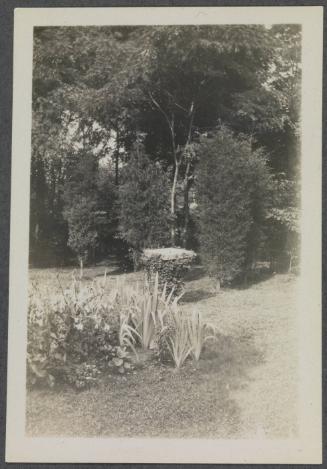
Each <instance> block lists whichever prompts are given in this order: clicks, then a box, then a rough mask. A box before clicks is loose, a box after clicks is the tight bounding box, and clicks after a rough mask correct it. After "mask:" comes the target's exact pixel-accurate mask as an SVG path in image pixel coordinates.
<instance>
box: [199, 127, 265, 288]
mask: <svg viewBox="0 0 327 469" xmlns="http://www.w3.org/2000/svg"><path fill="white" fill-rule="evenodd" d="M198 152H199V161H200V162H199V167H198V179H197V192H198V200H199V205H198V219H199V230H200V246H201V256H202V259H203V263H204V265H205V266H206V267H207V269H208V271H209V273H210V275H212V276H214V277H216V278H217V279H218V280H219V281H220V282H222V283H225V284H228V283H230V282H232V281H233V280H235V279H236V278H237V277H238V276H239V275H240V274H241V273H243V272H246V271H248V270H249V269H250V268H251V266H252V264H253V263H254V261H255V259H256V251H257V249H258V247H259V246H260V242H261V240H262V234H263V226H264V222H265V218H266V211H267V209H268V207H269V204H270V201H271V191H270V186H271V185H272V181H271V177H270V174H269V171H268V168H267V165H266V159H265V158H264V156H263V154H262V152H261V151H259V150H256V151H253V150H252V147H251V142H250V140H249V139H248V138H246V137H244V136H241V137H240V136H239V137H235V136H234V135H233V134H232V133H231V132H230V131H228V130H226V129H222V130H220V131H218V132H217V133H215V134H214V136H213V137H212V138H206V140H205V141H202V142H201V144H200V145H199V149H198Z"/></svg>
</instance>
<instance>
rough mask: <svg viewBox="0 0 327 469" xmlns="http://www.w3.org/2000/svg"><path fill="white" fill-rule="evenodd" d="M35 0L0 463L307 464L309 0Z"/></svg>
mask: <svg viewBox="0 0 327 469" xmlns="http://www.w3.org/2000/svg"><path fill="white" fill-rule="evenodd" d="M29 10H30V11H29ZM38 10H39V11H40V12H41V13H40V21H38V18H39V17H38V12H37V11H35V10H32V9H26V10H25V11H24V9H20V10H18V11H17V12H16V13H17V17H18V16H19V19H20V22H18V26H17V32H16V34H17V37H16V39H15V41H16V42H15V53H16V54H17V57H20V58H18V59H17V62H16V64H15V67H16V68H14V80H15V81H14V86H15V83H16V84H17V83H20V84H21V87H20V88H19V90H18V91H17V94H16V100H15V87H14V120H13V123H14V126H15V122H16V136H19V137H20V142H19V145H20V148H22V151H21V153H19V150H18V146H17V147H16V151H15V148H14V147H13V151H15V153H14V156H13V158H15V160H14V161H13V175H12V184H13V193H12V194H13V195H12V197H13V198H12V210H13V215H12V216H13V217H15V218H14V219H15V220H17V221H16V222H15V221H13V220H12V232H11V237H12V238H11V254H10V255H11V282H12V283H11V286H10V288H11V297H10V298H11V305H10V307H11V309H10V316H9V320H10V321H11V322H10V323H9V362H8V363H9V364H8V373H9V378H8V409H9V410H8V421H7V432H8V435H9V437H8V438H9V443H8V445H9V447H10V448H11V449H10V450H8V449H7V451H8V453H9V458H10V460H11V461H20V460H22V458H30V459H27V460H30V461H34V462H38V461H42V462H48V460H47V459H45V458H46V456H45V455H44V453H43V454H42V456H41V452H42V446H43V443H42V442H48V443H44V444H45V446H44V447H46V444H49V445H51V444H52V443H51V442H52V441H54V442H55V441H56V442H57V446H56V448H57V449H54V450H53V452H52V453H51V452H50V450H49V449H48V454H49V458H50V459H49V461H51V462H63V461H64V462H117V461H118V462H128V461H129V462H130V461H133V457H134V456H133V449H129V450H128V449H127V448H128V444H129V443H128V442H132V443H131V444H133V441H134V442H136V441H141V440H142V441H143V442H146V441H147V442H149V443H148V444H149V445H151V442H153V443H156V442H157V443H156V444H157V445H158V448H159V449H157V455H159V456H158V458H159V459H158V460H157V461H156V460H155V459H154V457H153V456H151V458H152V459H151V458H150V459H149V458H148V457H147V456H146V453H145V455H144V456H143V458H144V459H142V455H140V451H141V450H140V448H139V447H138V448H137V450H136V453H137V454H138V456H135V462H184V461H183V459H182V457H181V456H176V457H175V458H174V453H173V450H171V451H172V452H171V453H170V455H169V454H167V455H164V454H162V455H161V456H160V454H161V453H164V452H165V451H166V450H165V449H164V448H166V446H165V444H166V443H167V444H168V445H169V444H173V445H175V446H176V447H177V446H178V444H179V443H178V442H182V444H185V443H186V442H188V444H189V445H190V446H189V447H191V446H192V444H193V443H192V441H194V442H195V443H194V445H195V447H196V443H199V444H201V442H202V443H203V444H204V447H203V449H202V450H201V451H202V453H201V452H198V453H197V454H198V459H199V460H198V461H197V460H196V458H195V461H194V462H201V458H202V461H203V462H217V463H219V462H226V461H227V462H280V463H283V462H302V459H301V457H303V462H309V463H310V462H319V459H320V458H321V435H320V420H319V409H320V407H319V406H320V401H319V395H320V394H319V392H320V391H319V373H320V372H321V370H320V369H319V360H320V355H319V341H320V335H319V334H320V332H321V329H320V322H319V321H320V307H319V302H320V296H319V295H320V290H319V288H320V287H319V274H320V270H319V269H320V267H319V255H321V251H319V249H321V247H320V245H319V239H320V238H319V236H320V231H319V230H320V225H319V221H320V218H319V217H320V212H319V201H318V205H315V206H316V208H317V212H314V211H312V210H311V207H312V203H314V204H315V203H316V202H315V201H316V200H317V199H319V194H320V192H319V191H320V184H321V181H320V179H319V175H320V159H321V153H320V151H321V147H320V145H321V141H320V140H319V135H321V134H320V132H321V123H320V122H321V109H320V107H319V106H321V101H320V102H319V97H320V100H321V96H320V92H321V90H320V89H319V86H321V76H320V75H319V70H320V68H321V57H320V56H319V51H320V50H321V49H320V47H322V44H320V42H319V40H321V36H319V32H320V29H321V18H322V10H321V9H320V8H310V7H303V8H299V9H297V8H296V7H295V8H294V7H293V8H292V7H289V8H286V9H285V14H284V13H283V11H280V10H283V9H281V8H278V7H276V8H270V9H269V8H261V9H260V14H259V16H258V17H256V14H255V13H256V11H255V10H256V8H255V7H253V8H252V9H247V8H245V9H243V13H244V10H252V11H251V12H250V11H249V16H250V17H252V21H251V20H249V19H248V17H246V14H245V16H244V15H243V13H242V14H241V12H240V9H238V8H235V16H234V17H233V18H234V21H232V22H231V21H229V20H228V18H231V17H232V15H231V12H230V10H233V9H230V8H229V9H224V8H219V7H217V8H212V9H210V8H207V9H205V8H203V9H201V8H193V9H187V8H186V9H180V15H177V13H176V16H175V20H174V21H171V18H173V17H174V16H173V11H172V10H174V8H165V9H164V8H163V9H151V8H148V9H142V8H128V9H124V11H122V10H123V9H105V10H106V11H104V10H103V9H89V11H90V14H91V16H92V15H93V16H92V18H90V19H88V14H87V12H86V11H85V10H86V9H76V11H77V12H80V14H81V15H82V16H81V17H82V18H83V20H82V21H78V18H79V17H78V16H76V18H77V20H76V23H74V22H73V21H72V18H74V13H73V11H71V12H70V13H71V14H69V10H73V9H67V10H68V11H67V15H68V16H67V15H66V16H65V11H64V9H57V10H58V11H57V13H54V12H53V10H52V9H50V8H49V9H38ZM82 10H84V12H83V11H82ZM87 10H88V9H87ZM96 10H98V13H97V12H96ZM115 10H116V11H115ZM118 10H120V14H121V16H119V14H118ZM142 10H147V13H148V14H150V13H151V14H152V13H153V15H154V16H153V18H152V17H151V16H149V15H148V16H147V15H146V12H144V13H143V16H142ZM150 10H151V11H150ZM159 10H165V11H166V12H168V13H169V14H168V19H167V20H164V18H165V11H162V12H160V11H159ZM175 10H176V9H175ZM186 10H189V12H190V11H192V15H193V16H192V15H191V13H190V14H188V13H187V12H186ZM220 10H221V12H220ZM226 10H229V12H228V14H227V16H226V19H225V18H224V13H226ZM268 10H270V11H268ZM293 10H294V11H293ZM295 10H297V11H295ZM300 10H301V11H300ZM33 11H34V12H35V15H34V16H33V14H34V13H33ZM60 11H61V12H62V14H63V17H64V20H63V21H62V23H60V21H58V18H59V13H60ZM112 12H114V13H112ZM25 13H26V15H25ZM127 13H128V14H129V17H128V18H127ZM184 13H185V16H184V17H183V14H184ZM274 13H276V14H277V16H276V21H274V18H275V16H274ZM300 13H301V15H302V17H303V20H302V21H301V20H300V19H299V18H300ZM102 14H104V17H102ZM24 15H25V16H26V19H27V23H28V24H29V26H26V31H28V37H29V38H30V42H31V44H30V48H29V49H28V52H27V53H26V54H25V55H24V53H23V52H22V50H20V52H19V49H20V48H21V47H23V45H24V44H23V42H22V38H23V35H19V31H20V29H19V25H20V26H22V24H23V20H24V18H25V16H24ZM95 15H97V18H98V21H97V23H95V22H94V21H93V22H92V19H94V17H95ZM110 15H113V17H114V18H115V20H114V21H110V18H111V16H110ZM242 15H243V16H244V21H242V17H243V16H242ZM33 18H35V22H33V21H31V19H33ZM105 18H108V19H109V20H106V19H105ZM117 18H118V19H117ZM142 18H143V19H146V21H142ZM169 18H170V19H169ZM183 18H184V19H183ZM185 18H186V19H185ZM190 18H191V20H190ZM215 18H216V19H217V20H215ZM281 18H284V19H282V20H281ZM296 18H298V19H296ZM306 21H307V23H306ZM32 22H33V27H31V26H30V25H31V24H32ZM27 23H25V24H27ZM305 28H307V30H306V31H307V33H306V34H307V35H306V36H305ZM21 30H24V28H23V27H21ZM309 30H310V31H316V32H317V36H315V37H312V41H313V43H314V44H315V45H316V49H315V51H316V52H312V55H313V56H314V58H312V57H311V58H310V57H309V58H306V57H307V56H306V52H308V45H307V46H306V47H307V48H306V49H304V44H308V31H309ZM26 37H27V36H26ZM309 43H310V41H309ZM309 49H310V46H309ZM15 57H16V56H15ZM319 57H320V58H319ZM305 60H307V62H305ZM310 60H311V62H312V61H315V66H313V67H312V68H311V72H310V70H309V72H308V71H307V73H308V75H307V77H308V76H309V77H310V80H308V79H307V81H304V80H305V67H307V66H308V64H310V63H311V62H310ZM27 62H28V63H29V68H28V69H27V70H28V71H27V72H26V75H25V76H24V74H22V73H21V72H22V70H23V65H24V63H27ZM314 73H316V74H317V76H316V77H315V75H314ZM29 79H30V82H29ZM24 82H25V83H24ZM311 86H312V87H311ZM305 87H307V88H305ZM17 89H18V87H17ZM24 93H28V94H26V96H27V97H26V98H25V97H24V96H25V95H24ZM18 101H20V104H19V105H20V106H22V108H21V109H22V111H21V112H20V110H19V109H20V108H19V105H18ZM308 102H309V107H308V109H306V108H305V106H306V103H308ZM15 103H16V108H15ZM310 106H311V107H310ZM315 106H316V107H315ZM25 110H26V111H27V114H26V115H25V114H24V113H25ZM319 110H320V114H319ZM312 114H313V115H314V117H312ZM24 116H25V117H24ZM15 119H16V120H15ZM24 119H25V120H24ZM24 122H25V123H24ZM308 122H309V124H308V127H306V123H308ZM22 123H23V124H22ZM317 123H318V124H317ZM319 123H320V124H319ZM21 125H22V126H23V127H22V128H23V129H24V130H22V131H20V130H19V129H20V126H21ZM309 125H311V128H309ZM317 125H318V126H317ZM314 126H315V127H314ZM312 128H314V131H312ZM14 136H15V127H14ZM13 145H14V143H13ZM17 145H18V144H17ZM23 160H24V161H25V162H24V163H22V161H23ZM21 165H22V166H21ZM308 168H309V169H308ZM310 171H311V172H310ZM315 178H316V179H315ZM25 189H26V191H25ZM15 190H16V191H17V193H18V192H20V191H21V195H16V196H15V195H14V194H16V192H14V191H15ZM23 192H24V195H23ZM309 196H310V197H312V198H313V199H310V197H309ZM15 197H16V199H15ZM18 199H20V200H21V201H22V203H23V204H24V206H23V207H22V209H19V207H18V202H17V201H18ZM312 200H313V202H311V201H312ZM15 201H16V203H15ZM24 207H25V208H24ZM23 213H24V215H22V214H23ZM20 217H21V218H20ZM310 217H312V218H310ZM310 237H311V238H310ZM19 239H20V240H21V242H22V244H23V247H22V248H21V250H19V249H18V248H17V246H18V240H19ZM310 239H311V242H312V244H313V246H312V245H311V246H310V247H309V248H308V245H307V244H306V245H304V243H307V242H308V240H310ZM16 242H17V244H15V243H16ZM16 249H17V250H16ZM19 253H20V254H21V255H20V254H19ZM308 258H309V261H308ZM18 272H20V274H18ZM311 274H312V276H311ZM16 275H18V276H19V275H20V278H21V279H23V278H24V279H23V280H22V281H21V283H20V287H19V285H18V288H19V290H18V291H17V289H16V288H14V287H13V284H14V283H15V281H16V280H17V279H18V277H16ZM306 275H307V276H310V277H306ZM314 275H316V276H317V277H318V280H317V281H316V278H315V277H314ZM17 281H18V280H17ZM304 289H305V290H304ZM303 296H304V298H306V299H304V300H303V301H302V298H303ZM17 297H19V298H17ZM18 301H21V305H22V306H21V308H19V307H18V303H17V302H18ZM310 308H312V309H310ZM305 324H310V325H311V326H309V328H307V329H305V328H306V326H305ZM310 327H311V329H310ZM303 328H304V329H305V330H303ZM14 331H18V335H16V334H14ZM15 337H16V339H15ZM17 337H18V339H17ZM305 337H307V340H306V345H305V347H308V348H309V352H308V353H307V352H306V350H307V349H306V348H303V347H302V345H301V344H302V342H301V341H302V339H303V338H305ZM19 338H21V339H22V340H19ZM17 342H19V344H17ZM18 345H19V346H20V347H22V348H20V350H21V352H20V355H19V358H18V352H16V351H15V350H16V348H15V347H18ZM10 347H11V349H10ZM22 349H23V350H22ZM17 350H18V349H17ZM10 354H11V355H10ZM312 357H314V358H315V362H314V364H315V366H317V369H316V368H314V366H312ZM18 359H19V360H20V367H19V368H17V367H16V366H14V361H15V360H18ZM10 360H12V365H10V363H11V362H10ZM308 363H309V365H310V363H311V365H310V366H308ZM304 364H305V369H304V368H303V366H304ZM18 370H19V372H18ZM308 370H309V371H308ZM18 375H19V376H18ZM306 380H307V381H308V382H307V383H306ZM15 383H16V384H15ZM314 385H315V386H316V388H314V391H312V392H313V394H310V396H309V397H308V398H307V397H306V394H305V392H306V391H308V389H309V391H308V392H311V390H312V389H313V386H314ZM10 386H12V387H10ZM14 386H15V389H16V390H17V392H18V388H19V393H20V396H22V399H21V401H22V402H21V403H20V404H18V406H17V408H16V409H14V408H15V406H16V404H15V401H16V400H17V397H15V393H14V392H13V391H11V390H12V389H13V387H14ZM308 386H309V388H308ZM310 386H311V387H310ZM304 388H305V389H306V391H303V389H304ZM15 392H16V391H15ZM304 396H305V397H304ZM312 396H313V398H312ZM306 406H307V407H308V409H309V410H308V415H307V416H305V417H304V414H303V412H305V410H306V409H307V407H306ZM310 406H311V407H310ZM10 409H11V410H10ZM18 411H21V412H23V415H21V416H20V418H19V425H20V430H19V431H18V433H19V434H20V435H21V438H24V439H25V445H27V446H28V447H29V450H26V449H23V447H22V449H21V455H20V446H19V444H16V445H14V441H15V440H14V439H15V437H14V436H12V437H11V435H13V434H14V433H16V432H15V426H16V425H18V424H17V419H15V418H14V415H15V412H18ZM310 412H311V414H310ZM305 415H306V414H305ZM10 416H12V417H11V418H10ZM304 420H305V422H304ZM303 424H304V426H306V425H312V427H309V428H307V430H306V431H307V433H308V435H309V436H308V439H306V437H305V438H304V437H303V434H302V432H303ZM310 435H312V441H311V440H310V438H309V437H310ZM319 435H320V436H319ZM29 441H30V442H31V443H30V444H29V443H28V442H29ZM60 441H62V445H63V446H62V447H63V449H64V450H65V451H66V452H65V451H64V452H63V453H62V454H61V455H60V454H59V453H60V451H58V448H60V446H58V444H59V443H58V442H60ZM78 441H80V442H83V443H80V445H81V446H84V448H83V449H82V450H81V451H82V453H81V456H80V457H81V458H85V457H86V456H85V454H87V451H88V448H87V446H89V447H92V446H93V442H94V445H95V446H94V447H96V442H98V441H100V443H101V444H102V443H103V444H105V442H106V441H120V443H119V445H122V446H117V448H118V447H119V448H120V455H119V456H118V457H117V456H115V457H114V456H113V457H112V458H111V457H110V455H109V456H108V455H104V456H101V454H102V453H101V452H100V450H98V453H97V454H96V455H95V456H94V454H95V453H92V454H93V456H92V455H91V456H90V459H88V460H85V459H79V456H78V451H77V446H76V445H77V444H78V443H77V442H78ZM160 441H162V442H163V444H162V446H160V445H159V442H160ZM216 441H217V442H218V441H220V442H225V444H226V448H229V449H228V450H226V451H225V453H224V452H222V453H221V454H222V456H221V459H219V452H218V450H217V451H216V450H215V449H212V448H213V447H214V445H215V442H216ZM299 441H301V442H302V443H303V441H305V442H306V444H307V445H308V448H304V447H303V446H301V445H302V443H301V444H300V443H299V445H297V443H296V442H299ZM64 442H66V443H64ZM69 442H71V446H70V443H69ZM88 442H89V443H88ZM123 442H127V443H126V445H127V446H126V447H124V443H123ZM165 442H166V443H165ZM169 442H170V443H169ZM183 442H184V443H183ZM235 442H237V443H238V444H239V445H240V446H239V448H240V449H239V453H238V454H239V456H238V455H237V454H236V453H234V452H233V450H232V446H229V445H231V444H234V443H235ZM247 442H248V443H247ZM258 442H260V443H258ZM279 443H280V444H281V445H282V446H281V448H282V449H280V451H278V446H277V445H278V444H279ZM117 444H118V443H117ZM145 444H147V443H145ZM247 444H248V447H247ZM270 444H271V445H272V447H273V448H274V450H271V452H270V453H269V450H268V449H269V448H268V447H269V445H270ZM287 444H289V445H290V449H289V450H288V449H287V448H288V446H287ZM33 445H34V446H33ZM74 445H75V446H74ZM283 445H284V446H283ZM168 447H169V446H168ZM266 447H267V448H268V449H267V455H268V454H273V456H267V458H268V459H267V460H265V448H266ZM13 448H14V449H13ZM33 448H34V449H33ZM35 448H39V450H40V456H38V454H37V453H36V449H35ZM54 448H55V447H54ZM72 448H73V449H72ZM124 448H125V450H124ZM160 448H161V449H160ZM183 448H184V449H183V451H184V452H185V451H187V449H185V448H186V447H183ZM235 448H236V447H235ZM70 449H72V451H74V455H72V456H71V459H69V450H70ZM89 450H90V451H92V450H91V449H90V448H89ZM33 451H34V452H33ZM124 451H125V452H124ZM176 451H177V450H176ZM226 453H227V455H226ZM82 454H83V455H84V456H82ZM149 454H150V450H149V453H148V455H149ZM179 454H180V453H179ZM189 454H190V457H191V458H192V456H191V454H192V449H190V453H189ZM201 454H202V455H201ZM242 455H244V456H242ZM97 456H98V457H99V459H97ZM161 457H162V459H160V458H161ZM269 457H271V458H272V459H269ZM56 458H57V459H56ZM63 458H64V459H63ZM124 458H127V459H126V460H124ZM167 458H168V459H167ZM169 458H170V459H169ZM240 458H241V459H240ZM242 458H243V459H242ZM273 458H275V459H273ZM278 458H284V459H285V461H284V460H281V459H278ZM185 459H186V460H185V462H191V461H189V460H188V457H187V454H185ZM243 460H244V461H243Z"/></svg>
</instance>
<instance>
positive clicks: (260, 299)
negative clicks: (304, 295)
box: [26, 266, 298, 438]
mask: <svg viewBox="0 0 327 469" xmlns="http://www.w3.org/2000/svg"><path fill="white" fill-rule="evenodd" d="M58 272H59V280H58V278H57V277H58ZM103 272H104V267H103V266H98V267H96V268H93V269H86V271H85V276H86V281H90V280H91V279H92V278H94V277H98V276H100V275H102V274H103ZM71 273H72V271H71V270H70V269H65V270H61V271H57V270H55V269H46V270H45V269H42V270H41V269H40V270H31V276H30V278H31V280H32V281H35V280H37V281H38V288H45V289H46V288H49V289H51V291H53V288H54V286H55V285H59V281H60V284H61V286H60V288H65V285H66V284H67V281H69V279H70V278H71ZM118 275H119V273H118V272H115V271H111V272H110V277H109V281H114V279H115V278H116V277H117V276H118ZM140 278H142V273H137V274H134V273H133V274H127V281H129V282H134V281H137V280H138V279H140ZM296 280H297V279H296V277H295V276H293V275H275V276H272V277H271V278H269V279H266V280H265V281H262V282H259V283H257V284H254V285H252V286H249V287H248V288H246V289H239V290H237V289H226V290H221V291H220V292H218V293H217V292H214V290H213V289H212V287H211V284H210V281H209V279H208V278H207V277H205V276H203V274H202V272H201V269H198V270H195V271H194V272H193V273H191V274H190V275H189V277H188V280H187V282H186V290H187V291H186V294H185V296H184V300H183V303H182V305H181V307H182V308H184V309H187V310H188V311H190V310H192V309H193V308H198V309H201V310H202V311H203V313H204V315H205V317H206V319H207V320H208V321H211V322H212V323H214V324H216V326H217V328H218V330H219V334H218V340H217V341H216V342H215V343H211V344H210V345H208V346H207V348H206V350H205V353H204V355H203V358H202V359H201V360H200V362H199V363H198V364H197V366H195V365H194V363H193V362H192V361H189V362H188V363H187V364H186V365H185V366H184V367H183V368H182V369H181V370H180V371H178V372H176V371H175V370H174V369H173V368H172V367H171V366H163V365H158V364H157V363H156V362H152V361H149V362H148V364H147V366H146V367H143V368H141V369H138V370H137V371H135V373H133V374H131V375H129V376H128V377H126V376H113V375H108V376H107V377H105V379H104V381H103V382H102V383H101V384H100V386H99V387H97V388H92V389H89V390H86V391H82V392H77V391H74V390H72V389H68V388H67V389H59V390H58V389H53V390H49V389H38V390H30V391H29V392H28V394H27V415H26V417H27V421H26V426H27V434H28V435H29V436H55V435H56V436H81V437H87V436H89V437H91V436H116V437H118V436H134V437H135V436H137V437H146V436H158V437H159V436H161V437H207V438H209V437H212V438H251V437H257V436H260V437H266V438H289V437H294V436H295V435H296V431H297V422H296V415H297V412H296V404H297V386H296V385H297V382H298V380H297V360H298V347H297V337H298V334H297V308H296V284H297V281H296ZM47 286H48V287H47Z"/></svg>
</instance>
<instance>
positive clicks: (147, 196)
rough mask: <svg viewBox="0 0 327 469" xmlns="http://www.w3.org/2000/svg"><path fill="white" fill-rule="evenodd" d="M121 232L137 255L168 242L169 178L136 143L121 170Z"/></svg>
mask: <svg viewBox="0 0 327 469" xmlns="http://www.w3.org/2000/svg"><path fill="white" fill-rule="evenodd" d="M122 178H123V183H122V184H121V186H120V188H119V209H120V211H119V230H120V233H121V237H122V239H124V240H125V241H126V242H127V243H128V244H129V245H130V246H131V247H132V248H133V249H134V250H135V251H136V252H139V251H140V250H142V249H143V248H145V247H160V246H164V245H165V244H166V243H167V242H168V240H169V226H170V211H169V179H168V176H167V175H166V174H165V173H164V171H163V169H162V168H161V166H160V164H159V163H155V162H153V161H151V160H150V158H149V157H148V156H147V155H146V154H145V153H144V149H143V147H142V145H141V144H139V143H137V144H136V146H135V148H134V151H133V152H132V154H131V157H130V160H129V162H128V164H127V165H126V167H124V169H123V171H122Z"/></svg>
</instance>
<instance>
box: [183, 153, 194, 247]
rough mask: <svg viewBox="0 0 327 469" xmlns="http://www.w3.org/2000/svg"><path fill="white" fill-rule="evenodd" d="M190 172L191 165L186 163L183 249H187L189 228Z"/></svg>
mask: <svg viewBox="0 0 327 469" xmlns="http://www.w3.org/2000/svg"><path fill="white" fill-rule="evenodd" d="M190 170H191V165H190V162H188V163H187V166H186V171H185V176H184V185H183V190H184V207H183V210H184V227H183V247H184V248H186V247H187V241H188V228H189V221H190V207H189V193H190V188H191V183H192V181H191V179H190Z"/></svg>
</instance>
